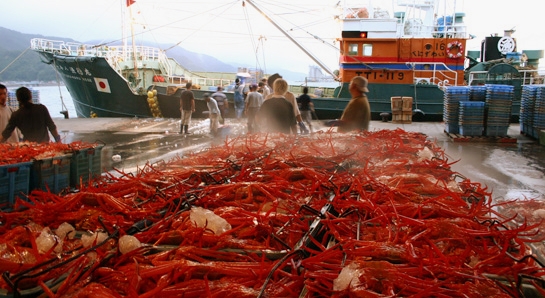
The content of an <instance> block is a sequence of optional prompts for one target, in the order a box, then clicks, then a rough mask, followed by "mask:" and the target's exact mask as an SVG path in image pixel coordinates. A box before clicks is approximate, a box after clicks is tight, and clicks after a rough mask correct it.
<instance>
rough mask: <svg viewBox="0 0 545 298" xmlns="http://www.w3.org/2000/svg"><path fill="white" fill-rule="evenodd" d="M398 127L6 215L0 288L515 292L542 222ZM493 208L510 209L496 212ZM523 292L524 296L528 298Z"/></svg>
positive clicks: (203, 158) (289, 141) (529, 286)
mask: <svg viewBox="0 0 545 298" xmlns="http://www.w3.org/2000/svg"><path fill="white" fill-rule="evenodd" d="M450 166H451V162H449V160H448V158H447V156H445V154H444V152H443V151H442V150H441V148H439V147H438V146H436V145H435V144H434V143H433V142H432V141H430V140H427V139H426V136H425V135H423V134H419V133H411V132H406V131H403V130H400V129H398V130H381V131H375V132H363V133H359V134H340V133H315V134H313V135H311V136H309V137H303V138H301V137H300V138H294V137H288V136H284V135H276V134H268V135H264V134H255V135H246V136H240V137H237V138H231V139H226V141H225V142H224V144H222V145H221V146H214V147H211V148H209V149H207V150H205V151H202V152H198V153H194V154H191V155H189V156H185V157H184V158H178V159H175V160H172V161H169V162H164V163H158V164H148V165H145V166H144V167H142V168H141V169H139V170H138V171H137V172H136V173H122V172H119V173H116V174H115V175H113V174H111V175H103V176H102V177H101V178H100V179H97V180H94V181H92V183H89V184H88V185H87V186H84V187H80V188H79V189H78V191H77V192H74V193H69V194H64V195H62V196H61V195H58V194H53V193H49V192H44V191H34V192H32V193H31V194H30V195H29V196H28V199H27V200H19V201H18V202H17V203H16V206H15V207H14V209H15V211H13V212H9V213H2V214H1V216H0V220H1V226H0V268H2V270H3V271H4V272H3V279H2V280H1V281H0V288H2V289H4V291H5V292H6V293H12V294H17V295H20V294H28V293H39V294H45V295H48V296H50V297H53V296H55V297H88V296H99V295H100V296H104V297H107V296H108V297H135V296H139V297H158V296H160V295H162V296H164V297H173V296H179V297H394V296H398V297H524V296H525V295H543V293H545V291H544V290H543V280H542V276H543V274H545V269H544V268H543V267H542V264H541V263H540V261H539V259H537V258H535V257H534V256H533V255H532V251H531V249H530V248H529V246H528V245H527V243H529V242H531V241H540V240H541V239H535V237H532V236H533V235H535V232H536V227H537V225H529V224H524V223H522V224H513V220H514V218H506V217H505V216H503V215H502V214H499V213H497V212H496V211H495V210H497V208H496V207H497V206H494V205H493V202H492V199H491V193H489V192H488V191H487V190H486V188H485V187H483V186H482V185H481V184H479V183H476V182H472V181H469V180H468V179H465V178H464V177H462V176H460V175H458V174H457V173H455V172H453V171H452V170H451V169H450ZM502 207H504V208H505V207H508V203H504V204H503V206H502ZM529 293H530V294H529Z"/></svg>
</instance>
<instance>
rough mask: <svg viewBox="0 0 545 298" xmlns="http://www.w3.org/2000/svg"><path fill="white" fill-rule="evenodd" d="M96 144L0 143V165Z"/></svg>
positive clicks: (90, 146) (49, 156) (79, 142)
mask: <svg viewBox="0 0 545 298" xmlns="http://www.w3.org/2000/svg"><path fill="white" fill-rule="evenodd" d="M96 146H97V144H94V143H87V142H81V141H77V142H72V143H70V144H63V143H34V142H21V143H15V144H10V143H0V165H11V164H17V163H22V162H29V161H33V160H36V159H46V158H51V157H56V156H60V155H64V154H67V153H73V152H75V151H80V150H84V149H89V148H94V147H96Z"/></svg>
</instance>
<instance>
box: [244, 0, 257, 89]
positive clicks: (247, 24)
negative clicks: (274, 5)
mask: <svg viewBox="0 0 545 298" xmlns="http://www.w3.org/2000/svg"><path fill="white" fill-rule="evenodd" d="M242 10H243V12H244V20H245V21H246V26H247V27H248V32H249V33H250V40H251V41H252V47H253V49H254V52H255V64H256V70H257V68H258V66H259V67H261V65H260V64H259V55H258V53H257V50H258V47H259V46H258V45H256V43H255V41H254V32H253V30H252V25H251V23H250V17H249V16H248V10H247V9H246V5H245V4H244V2H243V5H242ZM256 75H257V72H256ZM255 79H256V81H257V80H258V78H255Z"/></svg>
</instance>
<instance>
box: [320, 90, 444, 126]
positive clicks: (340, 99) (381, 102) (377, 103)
mask: <svg viewBox="0 0 545 298" xmlns="http://www.w3.org/2000/svg"><path fill="white" fill-rule="evenodd" d="M348 85H349V84H348V83H343V84H342V85H341V86H339V87H338V89H337V90H336V96H337V97H336V98H314V99H313V101H314V107H315V111H316V113H315V114H316V115H315V117H316V118H318V119H339V118H340V117H341V115H342V112H343V110H344V108H345V107H346V105H347V104H348V102H349V101H350V94H349V92H348ZM368 88H369V93H367V98H368V100H369V105H370V106H371V118H372V119H373V120H380V119H382V117H381V116H380V114H381V113H392V108H391V98H392V97H399V96H401V97H403V96H406V97H413V98H418V100H417V101H414V100H413V111H421V112H422V114H419V115H418V120H425V121H442V120H443V97H444V92H443V91H442V90H441V89H439V88H438V87H437V86H436V85H419V84H416V85H414V84H374V83H369V86H368Z"/></svg>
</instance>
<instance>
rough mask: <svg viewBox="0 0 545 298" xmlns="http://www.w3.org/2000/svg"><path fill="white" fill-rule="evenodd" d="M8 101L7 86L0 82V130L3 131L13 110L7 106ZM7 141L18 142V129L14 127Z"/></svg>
mask: <svg viewBox="0 0 545 298" xmlns="http://www.w3.org/2000/svg"><path fill="white" fill-rule="evenodd" d="M7 101H8V88H7V87H6V86H5V85H3V84H0V132H2V131H4V128H6V125H8V121H9V118H10V117H11V114H12V113H13V110H12V109H11V108H10V107H8V106H7ZM6 142H8V143H17V142H19V132H18V129H15V130H14V131H13V132H12V133H11V136H10V137H9V138H8V139H7V140H6Z"/></svg>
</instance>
